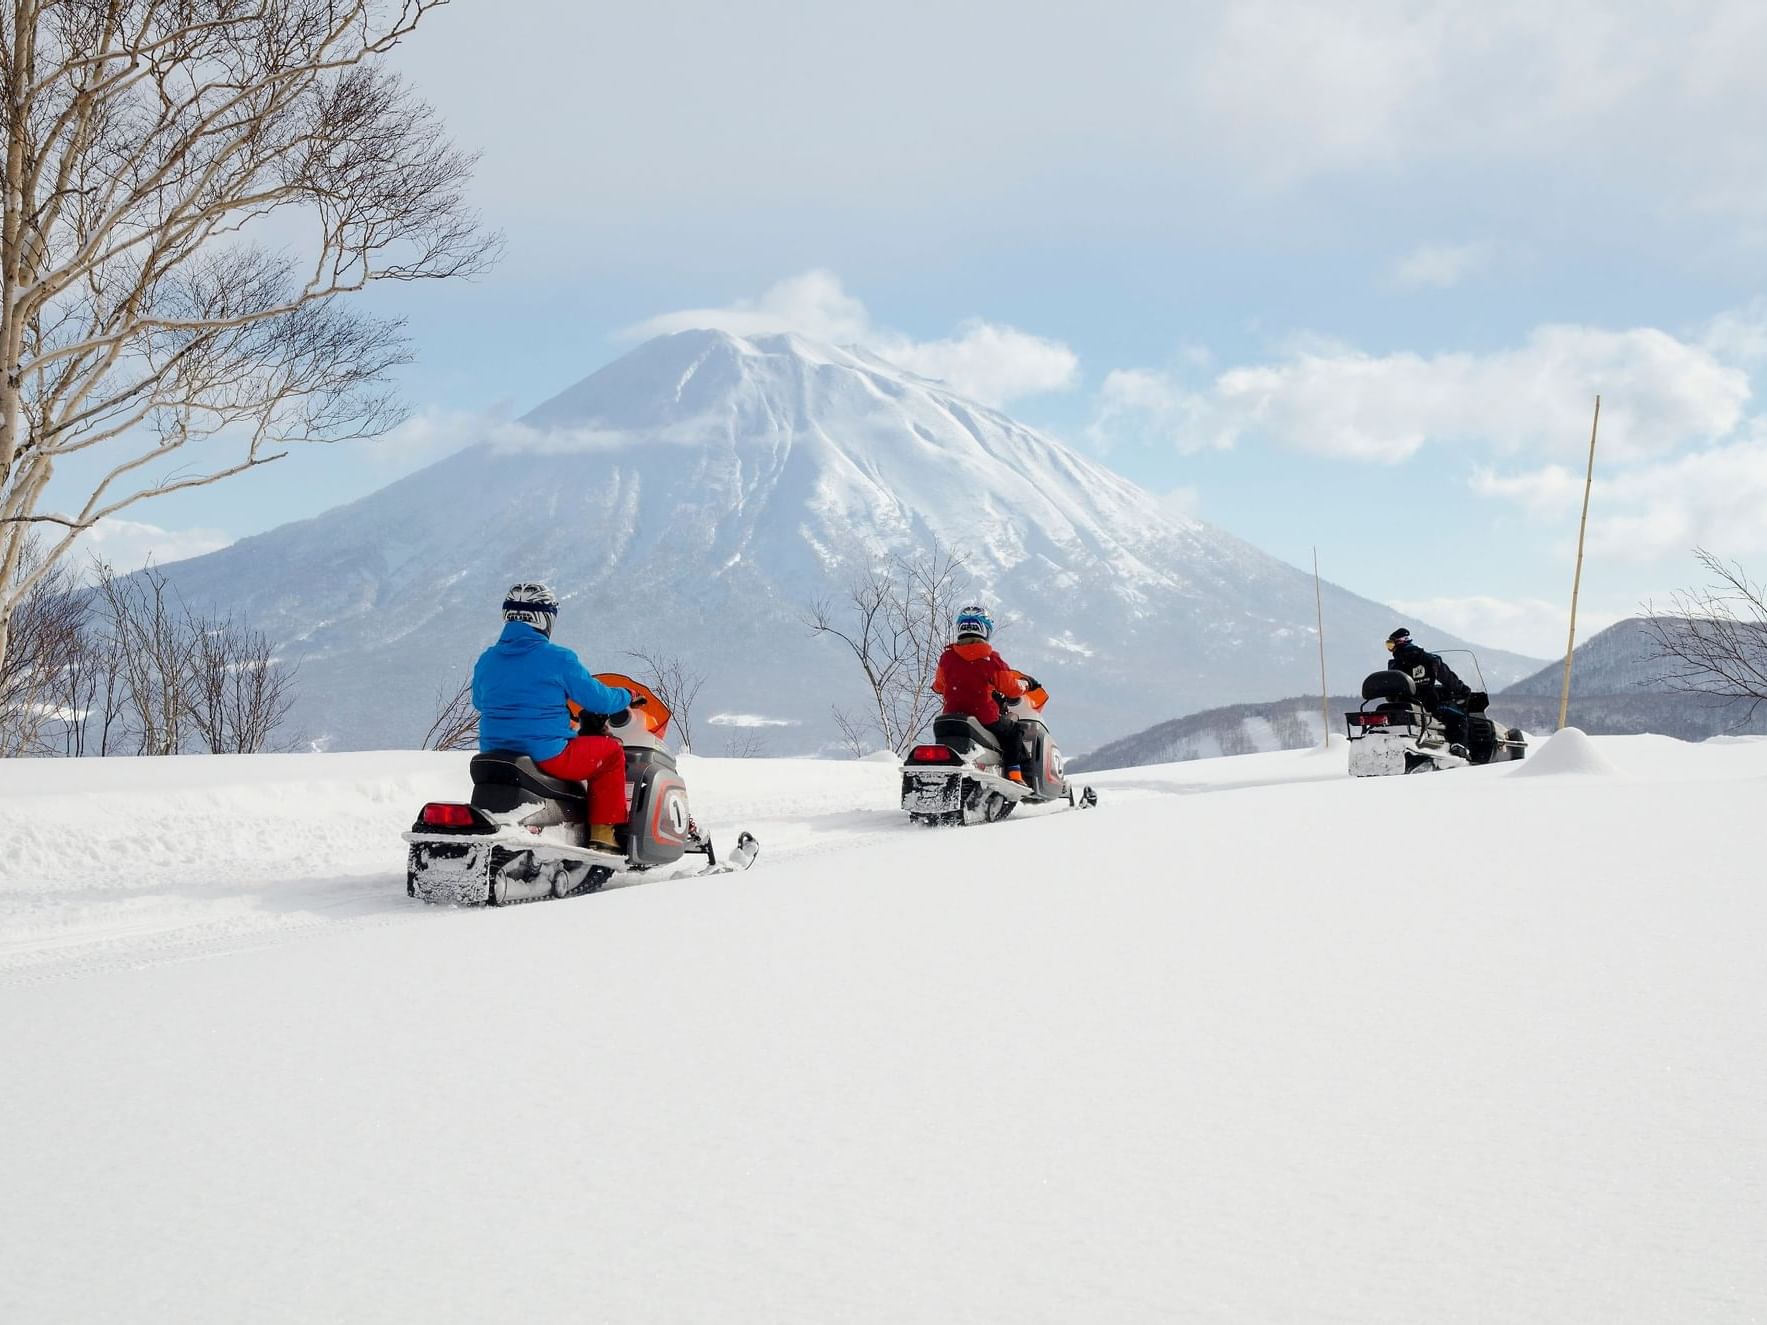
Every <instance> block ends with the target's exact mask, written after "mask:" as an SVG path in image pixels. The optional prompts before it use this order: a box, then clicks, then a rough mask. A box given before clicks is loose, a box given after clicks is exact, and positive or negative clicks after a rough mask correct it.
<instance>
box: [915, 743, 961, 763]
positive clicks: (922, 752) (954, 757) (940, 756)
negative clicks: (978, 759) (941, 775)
mask: <svg viewBox="0 0 1767 1325" xmlns="http://www.w3.org/2000/svg"><path fill="white" fill-rule="evenodd" d="M908 762H909V763H911V764H944V765H946V766H947V767H950V768H958V767H960V766H961V765H962V764H963V760H962V759H961V758H959V757H958V754H957V752H956V751H955V750H953V749H952V748H951V747H950V746H948V745H917V746H915V747H914V748H913V749H912V750H910V751H909V752H908Z"/></svg>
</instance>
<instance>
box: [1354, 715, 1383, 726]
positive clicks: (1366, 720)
mask: <svg viewBox="0 0 1767 1325" xmlns="http://www.w3.org/2000/svg"><path fill="white" fill-rule="evenodd" d="M1360 718H1361V723H1360V725H1361V726H1364V727H1384V726H1386V725H1387V715H1386V714H1384V713H1364V714H1361V715H1360Z"/></svg>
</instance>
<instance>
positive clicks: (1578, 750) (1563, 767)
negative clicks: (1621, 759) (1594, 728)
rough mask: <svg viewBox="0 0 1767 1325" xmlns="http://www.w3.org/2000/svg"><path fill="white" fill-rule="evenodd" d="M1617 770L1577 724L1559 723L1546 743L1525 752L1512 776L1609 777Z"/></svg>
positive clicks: (1512, 771)
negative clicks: (1562, 724) (1522, 759)
mask: <svg viewBox="0 0 1767 1325" xmlns="http://www.w3.org/2000/svg"><path fill="white" fill-rule="evenodd" d="M1618 771H1619V770H1618V769H1616V768H1615V767H1614V766H1613V765H1612V764H1610V763H1609V762H1608V761H1607V759H1606V758H1605V757H1604V756H1603V755H1602V753H1601V751H1600V750H1598V749H1596V747H1595V742H1594V741H1593V740H1591V739H1590V738H1589V737H1588V736H1586V735H1584V734H1583V732H1582V731H1580V730H1579V729H1578V728H1576V727H1562V728H1560V729H1559V730H1558V731H1556V732H1554V733H1553V734H1552V735H1551V736H1549V737H1548V738H1547V739H1546V741H1545V743H1544V744H1542V745H1540V746H1539V747H1538V748H1536V749H1534V750H1530V751H1529V752H1528V757H1527V759H1526V760H1525V761H1524V762H1523V763H1522V765H1521V767H1519V768H1515V769H1512V770H1510V776H1511V777H1562V776H1567V775H1568V776H1576V777H1612V776H1613V775H1614V774H1615V773H1617V772H1618Z"/></svg>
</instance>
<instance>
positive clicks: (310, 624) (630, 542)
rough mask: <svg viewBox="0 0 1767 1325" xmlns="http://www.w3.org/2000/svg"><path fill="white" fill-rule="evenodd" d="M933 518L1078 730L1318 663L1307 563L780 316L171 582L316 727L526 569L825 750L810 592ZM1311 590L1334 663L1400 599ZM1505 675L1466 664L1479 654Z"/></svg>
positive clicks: (625, 361) (849, 685)
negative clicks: (249, 642) (254, 631)
mask: <svg viewBox="0 0 1767 1325" xmlns="http://www.w3.org/2000/svg"><path fill="white" fill-rule="evenodd" d="M935 539H937V540H938V541H939V542H941V543H942V544H944V545H945V546H946V547H948V548H951V549H954V550H956V551H957V552H959V553H960V554H961V555H962V557H963V558H964V562H965V566H966V572H967V577H968V585H967V586H966V587H967V588H968V589H969V590H970V591H971V592H973V593H974V594H975V595H976V596H978V597H981V598H983V599H985V600H986V601H987V602H988V603H989V604H990V605H991V606H992V607H993V609H994V615H995V617H996V619H997V620H999V621H1001V622H1002V623H1003V626H1004V629H1003V631H1002V632H1001V634H1000V637H999V643H1000V647H1001V649H1002V651H1003V653H1005V655H1006V656H1007V657H1008V659H1009V660H1010V661H1013V662H1014V663H1015V665H1018V666H1021V667H1024V668H1026V669H1027V670H1034V671H1035V672H1036V674H1037V675H1038V676H1039V677H1040V678H1041V679H1043V680H1045V681H1046V682H1047V683H1048V684H1049V685H1050V689H1051V693H1052V694H1055V695H1056V696H1057V699H1058V701H1059V711H1058V712H1057V713H1054V714H1052V717H1055V718H1056V720H1057V721H1058V722H1059V723H1060V724H1062V726H1063V728H1064V740H1065V742H1066V744H1067V747H1068V748H1069V749H1070V750H1075V751H1077V750H1080V749H1084V748H1086V747H1087V746H1089V745H1092V744H1095V743H1097V742H1098V741H1100V740H1102V739H1104V738H1106V737H1108V736H1112V735H1117V734H1120V733H1122V732H1124V731H1130V730H1136V729H1139V728H1140V727H1144V726H1146V725H1147V721H1148V720H1149V717H1150V716H1155V717H1164V716H1170V715H1172V714H1175V713H1183V712H1187V711H1191V710H1194V709H1197V708H1203V707H1208V706H1211V705H1215V704H1220V703H1227V702H1237V701H1241V700H1248V699H1257V698H1276V697H1281V696H1285V695H1290V694H1296V693H1302V692H1305V691H1308V690H1310V689H1311V688H1312V687H1313V685H1314V684H1315V683H1316V681H1317V670H1316V668H1317V654H1316V646H1315V644H1314V639H1315V636H1314V634H1313V630H1312V620H1313V590H1312V583H1311V580H1310V578H1309V577H1307V576H1305V575H1303V574H1302V573H1301V572H1299V571H1297V570H1295V569H1294V568H1293V567H1290V566H1287V565H1284V564H1283V563H1281V562H1278V561H1276V560H1274V559H1272V558H1270V557H1268V556H1266V555H1264V554H1263V553H1261V552H1259V551H1257V549H1255V548H1252V547H1250V546H1249V545H1247V544H1245V543H1243V542H1241V541H1240V540H1238V539H1236V538H1233V537H1232V536H1230V535H1228V534H1225V533H1223V532H1221V531H1219V530H1217V529H1214V528H1211V527H1210V526H1207V525H1204V524H1202V523H1200V522H1197V521H1193V520H1185V519H1179V518H1175V517H1173V516H1171V515H1169V514H1168V513H1166V512H1165V511H1164V510H1163V509H1162V508H1161V507H1160V505H1159V504H1158V503H1157V502H1156V501H1155V500H1154V499H1153V498H1152V497H1151V496H1150V495H1149V494H1147V493H1146V492H1144V491H1143V490H1141V489H1140V488H1138V487H1136V486H1135V485H1134V484H1132V483H1130V482H1129V481H1127V480H1126V479H1124V478H1122V477H1120V476H1119V475H1116V474H1113V473H1112V472H1110V471H1109V470H1107V469H1105V468H1103V467H1102V466H1101V465H1099V464H1097V463H1095V462H1094V461H1092V460H1090V459H1087V458H1086V457H1084V456H1081V455H1079V454H1077V453H1075V452H1074V451H1073V450H1071V449H1069V448H1068V447H1066V446H1064V445H1063V444H1062V443H1060V442H1059V441H1057V440H1055V439H1053V438H1051V437H1049V436H1047V435H1045V434H1042V433H1039V432H1037V431H1036V430H1034V429H1031V428H1027V427H1025V426H1023V425H1021V424H1019V423H1017V422H1015V421H1014V420H1013V419H1011V418H1009V417H1008V416H1006V415H1005V414H1003V413H1001V412H1000V411H998V410H995V409H991V408H989V407H987V406H984V405H981V404H978V403H976V402H975V401H972V400H968V399H966V398H965V397H963V396H961V395H959V394H957V393H956V392H954V391H952V390H950V389H949V388H947V387H946V386H944V385H942V384H941V383H938V382H933V381H930V380H928V379H926V378H923V377H920V376H917V375H915V374H914V373H911V372H907V371H904V370H903V369H901V368H898V367H895V366H893V365H891V364H888V363H886V362H884V361H883V360H882V359H880V358H878V357H877V356H875V355H873V354H870V353H867V352H866V351H864V350H861V349H840V348H836V347H834V346H830V345H823V344H819V343H817V342H815V341H812V340H808V339H806V338H804V337H802V336H797V335H789V334H781V335H765V336H749V337H742V336H735V335H731V334H730V333H728V332H723V331H710V330H708V331H683V332H678V333H675V334H673V335H667V336H662V337H659V338H657V339H655V340H652V341H647V342H646V343H644V344H642V345H639V346H637V347H636V348H634V349H633V350H631V351H630V352H629V353H627V354H626V355H624V356H622V357H621V358H620V359H618V360H616V361H615V362H613V363H610V364H608V365H607V366H606V367H604V368H602V369H601V370H599V371H598V372H595V373H593V374H591V375H590V376H589V377H587V378H585V379H583V380H582V381H581V382H578V383H577V384H576V385H575V386H572V387H570V388H569V389H567V390H565V391H564V392H562V393H560V394H559V395H557V396H555V397H553V398H552V399H550V400H548V401H546V402H545V403H544V404H542V405H540V406H539V407H538V408H536V409H534V410H533V411H532V412H530V413H529V414H528V415H527V416H525V418H523V419H522V420H521V421H520V424H519V425H518V426H516V427H514V428H509V429H505V430H503V431H502V432H501V433H500V434H499V436H498V437H497V438H496V440H494V441H488V442H486V443H484V444H482V445H478V446H473V447H469V448H468V449H467V450H465V451H462V452H460V453H458V454H456V455H454V456H451V457H449V458H448V459H446V460H444V461H441V462H439V463H437V464H435V465H432V466H430V467H429V468H427V469H425V470H422V471H420V472H418V473H416V474H414V475H411V476H410V477H408V478H406V479H403V480H401V481H399V482H397V483H395V484H392V485H391V486H389V487H387V488H385V489H383V490H381V491H380V492H378V493H375V494H374V495H372V496H370V497H367V498H365V499H363V500H361V501H358V502H355V503H353V504H351V505H349V506H345V507H340V508H338V509H337V510H334V511H331V512H329V513H327V514H326V515H324V516H321V517H319V518H318V519H316V520H310V521H306V522H303V523H301V524H296V525H289V526H285V527H284V528H282V529H278V530H275V531H272V532H271V533H269V534H266V535H263V536H261V537H258V538H253V539H247V540H245V541H244V542H242V543H240V544H237V545H235V546H234V547H232V548H228V549H226V550H224V551H222V552H219V553H215V554H213V555H211V556H209V557H205V558H200V559H198V560H196V561H193V562H189V563H185V564H184V565H182V566H180V567H178V568H177V571H176V579H177V581H178V584H179V587H180V590H181V591H182V592H183V593H184V594H185V596H186V597H187V598H188V599H190V600H191V601H193V602H205V601H206V602H210V603H214V604H216V605H218V606H232V607H237V608H240V609H242V610H244V609H249V610H250V612H251V614H252V615H253V617H254V619H256V620H257V621H258V622H259V623H260V624H261V625H262V626H264V627H265V628H266V629H268V630H270V631H271V633H272V634H273V635H275V636H277V637H279V638H281V639H284V640H288V641H292V642H295V644H296V646H297V648H298V649H299V650H300V651H302V652H303V653H304V656H305V659H306V661H305V663H304V665H303V670H302V679H303V700H302V703H301V707H300V708H299V709H298V710H297V713H296V719H297V721H298V722H300V723H301V725H302V726H303V727H305V728H306V729H307V734H309V735H312V736H325V737H328V738H329V739H330V741H331V742H332V744H334V745H338V746H357V747H360V746H368V745H397V744H410V743H413V742H415V741H416V740H417V739H418V738H419V737H421V735H422V732H423V729H424V727H425V725H426V724H427V714H428V712H429V711H430V707H431V704H432V696H433V692H434V690H435V688H436V687H437V686H438V685H443V686H447V685H448V684H449V678H458V677H459V676H460V675H461V674H463V672H464V670H465V668H466V667H467V666H468V665H469V664H470V662H471V659H472V656H473V655H474V653H475V652H476V650H477V648H478V647H481V645H482V642H483V638H484V637H485V636H486V634H487V632H488V631H489V630H490V629H491V628H492V627H493V626H494V625H495V620H496V615H495V611H494V606H495V604H496V603H497V602H499V601H500V600H501V595H502V591H503V589H504V587H506V586H507V585H508V584H510V583H511V582H513V581H515V580H518V579H534V578H539V579H545V580H548V581H551V582H552V583H553V585H554V587H555V588H557V589H558V590H559V592H560V594H561V595H562V596H563V598H564V600H565V608H566V610H565V611H564V613H563V614H562V615H561V618H560V622H559V626H558V637H559V638H560V640H561V641H562V642H564V643H567V644H571V645H572V646H573V647H577V648H579V649H580V650H582V651H583V652H584V653H585V655H586V656H587V660H588V661H589V662H590V664H591V666H595V667H607V666H612V665H615V664H617V663H620V662H621V661H622V660H621V659H620V658H619V656H618V652H619V650H622V649H629V648H637V647H640V646H644V647H646V648H649V649H651V650H653V651H654V650H656V649H659V648H660V649H664V650H667V651H669V652H673V653H677V654H679V655H681V656H683V657H685V658H688V659H691V660H693V661H694V663H695V665H696V666H698V667H699V668H700V669H702V670H704V671H705V672H706V673H707V674H708V676H709V680H708V682H707V686H706V691H705V695H706V702H707V703H708V704H709V705H710V707H708V708H707V710H706V711H707V712H716V711H719V710H724V711H728V712H736V713H743V714H761V715H767V717H768V718H769V719H770V720H774V721H777V722H780V723H783V724H786V725H784V726H781V727H777V728H773V729H770V730H775V731H777V732H779V733H780V736H779V741H778V744H777V751H778V752H780V753H784V752H787V751H788V750H800V751H802V750H813V749H816V748H819V747H821V746H822V745H823V744H825V742H826V740H827V739H828V738H829V737H830V736H831V734H832V729H831V727H830V725H829V721H828V712H829V708H830V706H831V705H841V706H852V705H854V704H855V703H856V702H857V701H859V700H860V699H861V698H862V696H861V695H859V694H858V693H857V685H856V682H857V679H858V678H857V674H856V672H855V670H854V669H853V666H852V663H851V660H850V659H847V658H843V657H842V656H841V654H840V653H839V651H838V648H837V647H836V646H834V645H831V644H830V643H829V642H828V641H826V640H813V639H811V638H810V637H809V636H808V634H807V632H806V631H805V630H804V628H803V626H802V614H803V612H804V609H805V607H806V606H807V605H808V604H809V603H810V602H811V601H813V600H815V599H818V598H821V597H824V596H826V595H829V594H831V593H834V594H838V593H839V591H840V589H841V588H842V586H843V585H844V584H845V583H846V581H847V579H848V577H849V576H850V575H851V574H852V572H853V571H854V570H855V569H856V568H858V567H861V566H863V565H866V564H868V563H870V562H872V561H874V560H875V559H876V557H877V556H878V555H880V554H881V553H883V552H886V551H891V550H896V551H906V550H911V549H914V548H919V547H925V546H927V545H928V544H930V543H931V542H932V541H933V540H935ZM241 585H250V586H252V590H251V602H250V603H249V604H248V603H246V602H244V601H236V599H238V597H239V594H240V590H239V588H238V586H241ZM1326 603H1327V614H1328V617H1332V618H1334V622H1333V624H1334V625H1335V626H1336V627H1337V629H1336V631H1335V632H1333V636H1334V647H1345V644H1344V643H1342V642H1348V647H1347V648H1346V652H1345V655H1344V656H1343V657H1342V658H1340V659H1339V667H1340V674H1341V675H1342V677H1343V678H1344V683H1345V684H1346V686H1349V685H1353V683H1354V681H1355V680H1356V679H1359V677H1360V674H1361V672H1362V671H1363V670H1366V668H1365V667H1364V666H1362V659H1361V657H1360V652H1359V653H1358V655H1357V657H1356V658H1355V659H1354V660H1352V658H1351V655H1350V653H1349V651H1348V650H1349V649H1357V650H1359V651H1363V652H1365V651H1366V650H1364V649H1363V646H1364V645H1365V644H1366V645H1367V646H1368V647H1370V648H1372V647H1373V646H1375V645H1378V642H1379V640H1380V639H1382V638H1384V637H1385V634H1386V632H1387V631H1388V630H1389V629H1390V628H1391V625H1390V620H1389V618H1390V617H1391V615H1392V613H1391V611H1390V609H1387V608H1383V607H1380V606H1378V605H1377V604H1375V603H1372V602H1369V601H1367V600H1365V599H1360V598H1356V597H1355V596H1353V595H1350V594H1347V593H1344V592H1343V591H1341V590H1335V589H1331V588H1330V587H1329V586H1328V589H1327V599H1326ZM316 622H317V623H322V624H318V625H315V624H314V623H316ZM1432 639H1433V640H1434V641H1435V642H1437V643H1440V644H1447V643H1450V642H1452V641H1450V640H1449V639H1448V637H1446V636H1442V635H1436V636H1433V637H1432ZM1525 670H1527V668H1525V667H1523V666H1520V665H1510V666H1508V667H1506V666H1505V661H1504V659H1502V658H1501V657H1499V656H1494V655H1488V656H1487V665H1486V672H1487V675H1488V676H1491V675H1493V674H1495V676H1496V677H1498V678H1504V679H1507V677H1509V676H1515V675H1520V674H1522V672H1523V671H1525ZM1352 674H1353V675H1352ZM389 677H397V678H400V682H399V684H398V685H396V686H392V687H390V688H391V689H392V690H393V694H392V697H391V698H390V699H389V694H388V691H389V682H388V678H389ZM413 678H414V679H413ZM1494 683H1495V681H1494Z"/></svg>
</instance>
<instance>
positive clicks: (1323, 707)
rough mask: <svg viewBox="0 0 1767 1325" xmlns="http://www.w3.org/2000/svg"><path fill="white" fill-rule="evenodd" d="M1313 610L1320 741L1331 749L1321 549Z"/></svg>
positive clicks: (1316, 562)
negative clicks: (1316, 627)
mask: <svg viewBox="0 0 1767 1325" xmlns="http://www.w3.org/2000/svg"><path fill="white" fill-rule="evenodd" d="M1313 610H1314V611H1315V612H1316V613H1317V614H1318V618H1319V717H1320V719H1321V721H1320V740H1321V742H1322V743H1323V744H1324V746H1325V748H1327V749H1330V748H1331V691H1330V689H1329V688H1328V687H1327V686H1326V684H1325V603H1324V600H1322V599H1321V598H1320V596H1319V549H1318V548H1314V549H1313Z"/></svg>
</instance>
